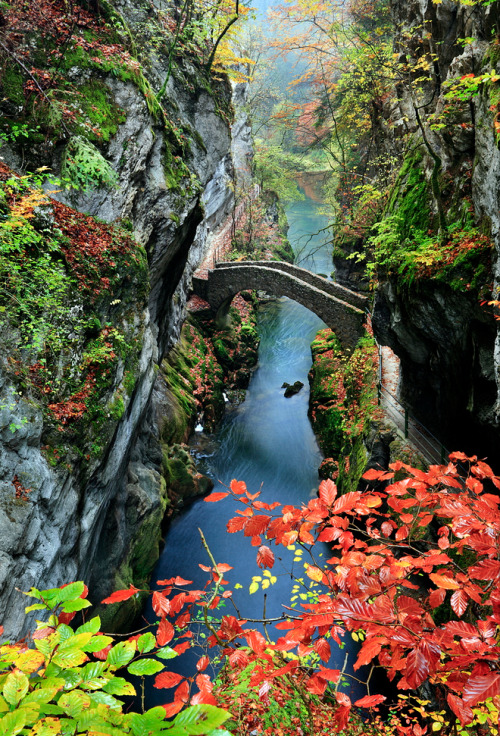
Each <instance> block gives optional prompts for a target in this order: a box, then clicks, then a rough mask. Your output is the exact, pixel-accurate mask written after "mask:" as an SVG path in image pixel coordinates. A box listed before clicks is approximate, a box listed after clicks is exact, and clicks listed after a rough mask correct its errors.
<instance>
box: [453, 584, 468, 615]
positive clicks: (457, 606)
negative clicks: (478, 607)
mask: <svg viewBox="0 0 500 736" xmlns="http://www.w3.org/2000/svg"><path fill="white" fill-rule="evenodd" d="M468 602H469V596H468V595H467V593H466V592H465V590H456V591H455V592H454V593H453V595H452V596H451V600H450V603H451V607H452V608H453V610H454V611H455V613H456V614H457V616H459V617H462V616H463V615H464V613H465V612H466V610H467V603H468Z"/></svg>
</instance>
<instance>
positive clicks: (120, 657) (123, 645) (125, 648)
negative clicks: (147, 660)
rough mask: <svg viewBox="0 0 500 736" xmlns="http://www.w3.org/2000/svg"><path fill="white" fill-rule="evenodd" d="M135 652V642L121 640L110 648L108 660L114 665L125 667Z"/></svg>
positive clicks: (109, 663)
mask: <svg viewBox="0 0 500 736" xmlns="http://www.w3.org/2000/svg"><path fill="white" fill-rule="evenodd" d="M134 654H135V642H133V641H120V642H118V644H116V645H115V646H114V647H113V648H112V649H110V650H109V653H108V656H107V658H106V662H107V664H108V665H111V666H112V667H124V666H125V665H126V664H128V663H129V662H130V660H131V659H132V657H133V656H134Z"/></svg>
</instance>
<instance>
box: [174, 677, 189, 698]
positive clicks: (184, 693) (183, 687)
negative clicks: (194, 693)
mask: <svg viewBox="0 0 500 736" xmlns="http://www.w3.org/2000/svg"><path fill="white" fill-rule="evenodd" d="M174 700H180V701H182V702H183V703H187V702H188V700H189V683H188V681H187V680H184V682H182V683H181V684H180V685H179V687H178V688H177V690H176V691H175V693H174Z"/></svg>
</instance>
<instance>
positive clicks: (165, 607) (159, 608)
mask: <svg viewBox="0 0 500 736" xmlns="http://www.w3.org/2000/svg"><path fill="white" fill-rule="evenodd" d="M152 604H153V611H154V612H155V613H156V615H157V616H165V615H166V614H167V613H170V601H169V600H168V598H165V596H164V595H163V594H162V593H159V592H158V591H157V590H155V591H154V593H153V601H152Z"/></svg>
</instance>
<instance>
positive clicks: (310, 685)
mask: <svg viewBox="0 0 500 736" xmlns="http://www.w3.org/2000/svg"><path fill="white" fill-rule="evenodd" d="M327 684H328V683H327V681H326V680H322V679H321V677H319V676H318V675H313V676H312V677H310V678H309V679H308V681H307V683H306V690H307V691H308V692H310V693H313V695H323V693H324V692H325V690H326V686H327Z"/></svg>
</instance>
